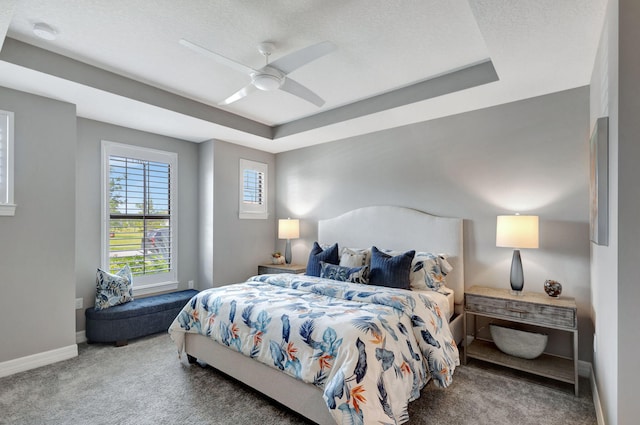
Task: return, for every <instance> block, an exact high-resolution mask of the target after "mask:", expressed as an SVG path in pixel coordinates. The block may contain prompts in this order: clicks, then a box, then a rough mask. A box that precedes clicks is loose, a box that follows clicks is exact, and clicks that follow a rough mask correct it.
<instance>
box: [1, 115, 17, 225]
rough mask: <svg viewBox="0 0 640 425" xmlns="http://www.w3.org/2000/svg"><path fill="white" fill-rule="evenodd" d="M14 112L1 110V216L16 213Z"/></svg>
mask: <svg viewBox="0 0 640 425" xmlns="http://www.w3.org/2000/svg"><path fill="white" fill-rule="evenodd" d="M15 211H16V206H15V204H14V203H13V112H9V111H0V216H2V215H14V214H15Z"/></svg>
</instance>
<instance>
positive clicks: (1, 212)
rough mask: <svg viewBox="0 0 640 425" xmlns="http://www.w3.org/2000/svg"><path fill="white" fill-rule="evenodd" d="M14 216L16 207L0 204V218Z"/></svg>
mask: <svg viewBox="0 0 640 425" xmlns="http://www.w3.org/2000/svg"><path fill="white" fill-rule="evenodd" d="M14 215H16V206H15V205H14V204H0V216H14Z"/></svg>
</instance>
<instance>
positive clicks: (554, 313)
mask: <svg viewBox="0 0 640 425" xmlns="http://www.w3.org/2000/svg"><path fill="white" fill-rule="evenodd" d="M464 299H465V301H464V314H465V318H464V321H463V323H464V340H465V350H464V363H465V364H466V363H467V358H468V357H470V358H475V359H479V360H483V361H486V362H490V363H495V364H499V365H502V366H507V367H510V368H513V369H518V370H522V371H525V372H529V373H532V374H535V375H539V376H545V377H547V378H552V379H556V380H558V381H563V382H567V383H570V384H573V385H574V390H575V395H576V396H577V395H578V316H577V308H576V302H575V300H574V299H573V298H569V297H560V298H551V297H549V296H547V295H545V294H537V293H533V292H524V293H522V295H512V294H511V293H510V292H509V291H508V290H506V289H496V288H486V287H483V286H472V287H471V288H469V289H467V290H466V291H465V294H464ZM478 316H480V317H485V318H488V319H498V320H502V321H509V322H514V323H522V324H527V325H534V326H536V327H538V328H541V329H543V330H544V329H558V330H562V331H566V332H570V333H572V334H573V356H572V358H564V357H559V356H554V355H551V354H547V353H543V354H542V355H541V356H540V357H538V358H536V359H533V360H527V359H521V358H518V357H513V356H509V355H507V354H505V353H503V352H502V351H500V350H499V349H498V348H497V347H496V346H495V344H494V343H493V342H492V341H488V340H481V339H480V338H477V324H476V317H478ZM468 319H471V320H473V325H472V328H471V334H470V335H472V336H473V337H474V338H469V337H468V336H467V335H469V333H468V329H467V320H468ZM469 341H471V342H469Z"/></svg>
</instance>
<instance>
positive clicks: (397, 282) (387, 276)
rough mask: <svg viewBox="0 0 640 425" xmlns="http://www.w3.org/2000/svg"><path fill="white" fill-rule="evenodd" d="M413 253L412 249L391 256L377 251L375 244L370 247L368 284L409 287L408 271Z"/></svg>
mask: <svg viewBox="0 0 640 425" xmlns="http://www.w3.org/2000/svg"><path fill="white" fill-rule="evenodd" d="M415 255H416V252H415V251H413V250H412V251H407V252H405V253H404V254H400V255H396V256H394V257H392V256H391V255H388V254H385V253H384V252H381V251H379V250H378V248H376V247H375V246H373V247H371V270H370V271H369V284H370V285H377V286H388V287H389V288H400V289H409V286H410V284H411V281H410V280H409V273H410V271H411V262H412V261H413V257H414V256H415Z"/></svg>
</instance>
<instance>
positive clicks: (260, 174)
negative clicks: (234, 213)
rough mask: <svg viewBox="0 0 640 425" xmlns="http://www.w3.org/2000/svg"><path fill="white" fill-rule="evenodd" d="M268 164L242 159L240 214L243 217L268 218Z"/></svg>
mask: <svg viewBox="0 0 640 425" xmlns="http://www.w3.org/2000/svg"><path fill="white" fill-rule="evenodd" d="M267 216H268V214H267V164H263V163H261V162H255V161H250V160H248V159H241V160H240V214H239V217H240V218H242V219H266V218H267Z"/></svg>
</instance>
